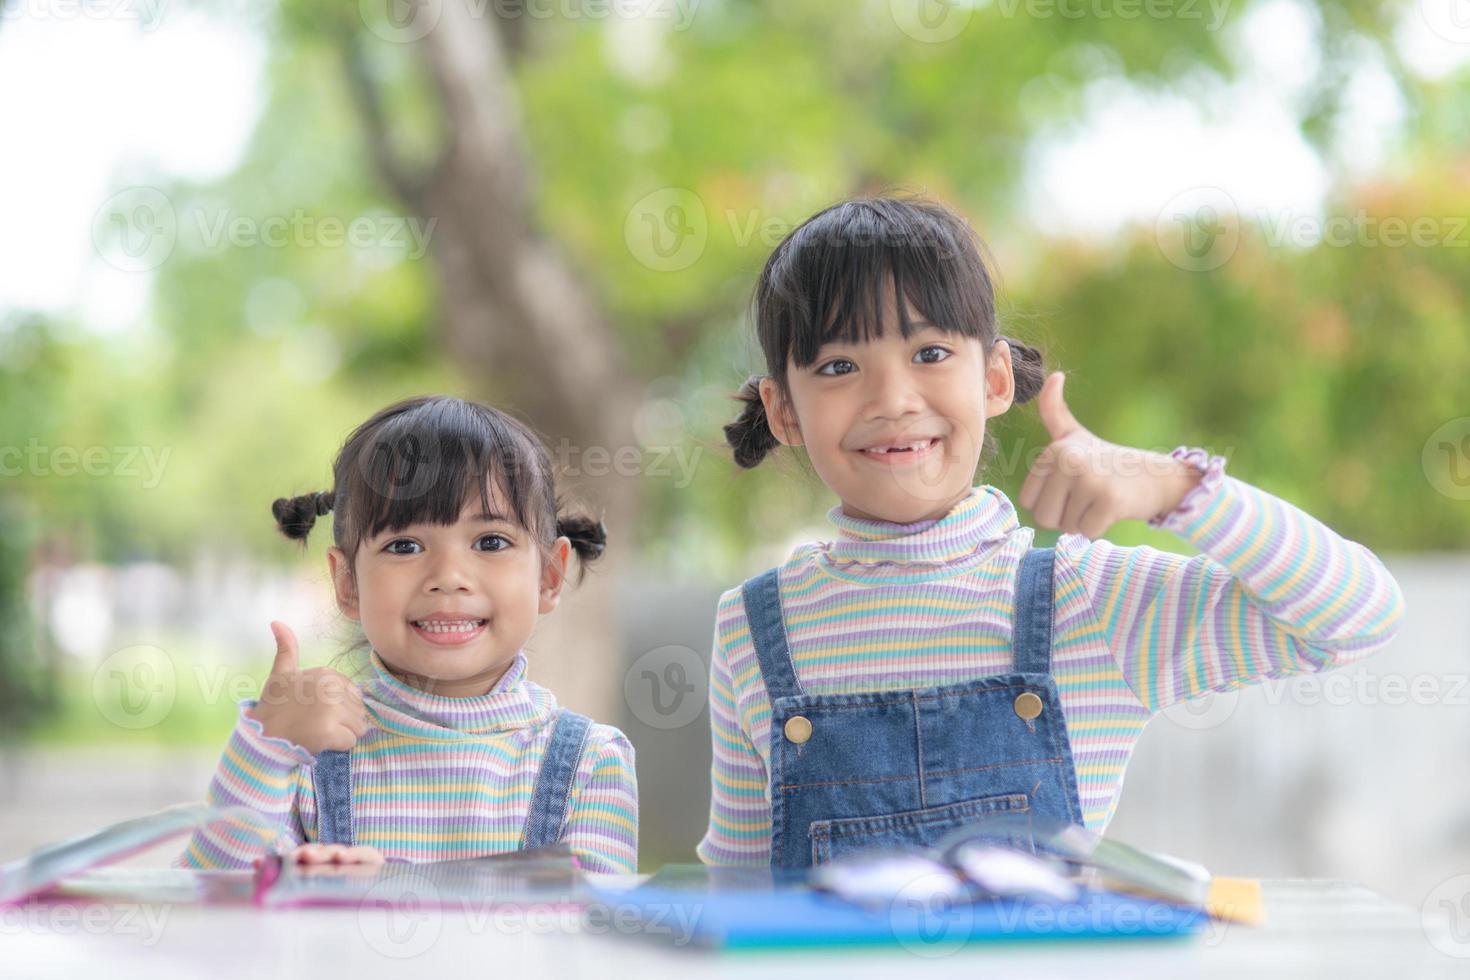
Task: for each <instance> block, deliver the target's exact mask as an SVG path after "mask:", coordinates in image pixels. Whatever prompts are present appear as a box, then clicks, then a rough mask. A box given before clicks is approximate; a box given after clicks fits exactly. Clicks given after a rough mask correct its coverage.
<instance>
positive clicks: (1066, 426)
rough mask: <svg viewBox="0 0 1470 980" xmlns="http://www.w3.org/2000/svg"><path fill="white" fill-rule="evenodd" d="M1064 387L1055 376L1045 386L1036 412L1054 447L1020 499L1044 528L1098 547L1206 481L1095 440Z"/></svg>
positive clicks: (1174, 463)
mask: <svg viewBox="0 0 1470 980" xmlns="http://www.w3.org/2000/svg"><path fill="white" fill-rule="evenodd" d="M1065 383H1066V375H1064V374H1062V373H1061V372H1056V373H1053V374H1051V375H1050V376H1048V377H1047V379H1046V383H1045V384H1043V385H1042V387H1041V394H1040V395H1039V396H1038V397H1037V409H1038V410H1039V411H1040V413H1041V422H1042V424H1043V425H1045V426H1046V431H1047V435H1048V436H1049V437H1050V439H1051V441H1050V443H1049V444H1048V445H1047V447H1046V448H1045V449H1044V450H1042V451H1041V454H1040V455H1039V456H1037V458H1036V461H1035V462H1034V463H1032V464H1031V469H1030V471H1029V472H1028V473H1027V474H1026V482H1025V483H1024V484H1022V486H1021V492H1020V493H1019V494H1018V495H1017V497H1016V502H1017V503H1019V504H1020V505H1021V506H1022V507H1025V508H1026V509H1027V510H1029V511H1031V514H1032V516H1033V517H1034V519H1035V521H1036V525H1037V526H1038V527H1044V528H1053V529H1057V530H1060V531H1062V532H1063V533H1067V534H1082V535H1085V536H1086V537H1088V538H1091V539H1093V540H1096V539H1098V538H1100V537H1102V536H1103V535H1104V534H1106V533H1107V531H1108V528H1110V527H1112V526H1113V525H1114V524H1116V523H1118V522H1119V521H1123V520H1134V519H1136V520H1149V519H1151V518H1153V517H1156V516H1160V515H1163V514H1167V513H1169V512H1170V511H1172V510H1173V509H1174V508H1175V507H1177V506H1178V505H1179V501H1180V500H1182V499H1183V498H1184V495H1185V494H1186V493H1188V492H1189V490H1190V489H1191V488H1192V487H1194V486H1195V485H1197V484H1198V483H1199V481H1200V476H1201V474H1200V473H1199V471H1198V470H1196V469H1195V468H1194V467H1192V466H1190V465H1189V464H1187V463H1183V462H1180V461H1179V460H1176V459H1174V458H1173V457H1171V456H1167V455H1164V454H1162V453H1154V452H1148V451H1147V450H1143V449H1130V448H1128V447H1126V446H1118V445H1114V444H1113V443H1111V442H1108V441H1107V440H1105V439H1100V438H1098V437H1097V436H1096V435H1093V434H1092V433H1091V432H1089V431H1088V430H1087V429H1086V428H1085V427H1084V426H1083V425H1082V423H1080V422H1078V421H1077V418H1076V416H1074V415H1073V414H1072V410H1071V409H1070V408H1068V407H1067V402H1066V399H1065V398H1064V397H1063V395H1062V386H1063V385H1064V384H1065Z"/></svg>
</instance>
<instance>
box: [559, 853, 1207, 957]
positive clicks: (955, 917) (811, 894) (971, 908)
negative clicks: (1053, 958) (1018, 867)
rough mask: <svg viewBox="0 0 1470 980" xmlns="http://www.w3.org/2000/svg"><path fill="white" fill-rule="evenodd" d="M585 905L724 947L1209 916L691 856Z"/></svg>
mask: <svg viewBox="0 0 1470 980" xmlns="http://www.w3.org/2000/svg"><path fill="white" fill-rule="evenodd" d="M599 900H600V902H599ZM599 904H600V905H601V907H598V906H599ZM588 915H589V917H591V918H592V919H593V921H594V922H595V921H596V917H598V916H605V917H607V919H608V921H609V922H610V923H617V924H618V929H617V931H619V932H635V933H636V934H638V935H641V936H646V937H648V938H651V939H655V940H658V941H660V942H663V943H667V944H669V945H674V946H688V947H696V948H705V949H708V948H717V949H727V950H740V949H751V950H754V949H773V948H797V947H834V946H874V945H880V946H894V945H896V946H904V947H908V948H910V949H914V950H915V951H929V950H933V951H938V950H941V949H943V948H945V947H946V946H955V945H965V944H970V943H981V942H996V941H1014V940H1057V941H1060V940H1067V939H1092V940H1097V939H1163V938H1171V937H1172V938H1177V937H1187V936H1191V935H1194V934H1195V933H1199V932H1202V931H1203V930H1204V929H1205V928H1206V926H1207V925H1208V921H1209V920H1208V917H1207V916H1206V914H1205V911H1204V910H1203V909H1202V908H1200V907H1198V906H1188V905H1172V904H1169V903H1164V902H1159V901H1156V900H1153V899H1146V898H1139V897H1135V896H1130V895H1123V894H1120V893H1117V892H1109V891H1096V890H1093V891H1086V892H1084V893H1083V897H1082V898H1081V899H1079V900H1078V901H1075V902H1066V903H1054V902H1038V901H1029V900H1025V899H1013V898H1007V899H995V900H989V901H978V902H970V903H962V904H955V905H951V906H946V907H938V908H929V909H925V908H922V907H917V906H913V905H908V904H904V903H897V904H893V905H882V906H880V905H873V906H858V905H854V904H851V903H849V902H848V901H847V900H845V899H843V898H840V897H837V896H835V895H831V894H828V893H825V892H819V891H815V890H813V889H811V888H809V887H807V886H806V885H805V884H804V881H803V880H802V879H799V878H794V877H791V876H782V875H774V876H773V875H772V873H771V872H769V871H766V870H764V869H755V870H749V869H723V868H710V869H706V868H703V867H702V866H699V865H669V866H666V867H665V868H664V869H662V870H660V871H659V873H658V874H656V875H654V876H653V878H651V879H650V880H649V881H648V882H647V883H645V884H644V885H641V886H639V887H638V888H634V889H632V890H630V891H626V892H604V893H601V894H600V895H599V896H598V899H595V900H594V904H593V906H592V907H589V909H588ZM635 922H636V928H633V927H632V924H633V923H635Z"/></svg>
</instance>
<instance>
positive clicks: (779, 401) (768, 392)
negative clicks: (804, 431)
mask: <svg viewBox="0 0 1470 980" xmlns="http://www.w3.org/2000/svg"><path fill="white" fill-rule="evenodd" d="M761 404H762V405H764V406H765V407H766V425H768V426H770V427H771V435H773V436H775V437H776V441H777V442H779V443H781V445H783V446H800V445H801V426H800V425H798V424H797V422H796V413H795V412H794V411H792V409H791V402H790V400H789V399H788V398H787V397H786V396H785V395H784V394H782V393H781V386H780V385H779V384H777V383H776V379H775V378H771V377H766V378H762V379H761Z"/></svg>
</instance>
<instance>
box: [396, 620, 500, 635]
mask: <svg viewBox="0 0 1470 980" xmlns="http://www.w3.org/2000/svg"><path fill="white" fill-rule="evenodd" d="M411 622H412V623H413V625H414V627H415V628H417V629H420V630H422V631H423V632H425V633H435V634H447V635H451V636H452V635H455V634H469V633H473V632H475V631H476V630H478V629H479V628H480V627H482V626H484V625H485V624H486V623H487V622H489V620H487V619H453V620H450V619H419V620H411Z"/></svg>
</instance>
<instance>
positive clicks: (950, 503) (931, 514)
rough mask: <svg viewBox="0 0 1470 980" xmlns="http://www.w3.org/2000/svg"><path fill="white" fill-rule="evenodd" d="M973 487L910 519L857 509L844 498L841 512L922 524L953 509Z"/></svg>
mask: <svg viewBox="0 0 1470 980" xmlns="http://www.w3.org/2000/svg"><path fill="white" fill-rule="evenodd" d="M973 489H974V487H969V486H967V487H965V488H964V489H963V490H961V491H960V492H959V493H957V494H955V495H954V496H953V497H951V498H950V499H949V500H947V501H945V502H943V503H942V504H941V505H939V506H938V507H936V508H935V509H933V510H930V511H928V512H926V513H925V514H923V515H921V516H919V517H915V518H912V519H904V520H894V519H893V518H892V517H885V516H884V515H882V514H869V513H867V512H866V511H863V510H859V509H858V508H856V507H854V506H852V505H851V504H849V503H848V502H847V501H845V500H844V501H842V513H843V514H845V515H846V516H848V517H851V518H855V519H856V520H860V521H882V522H884V523H886V524H922V523H924V522H926V521H937V520H939V519H940V518H941V517H943V516H944V515H946V514H948V513H949V512H950V511H952V510H954V509H955V505H957V504H958V503H959V502H960V501H961V500H964V499H965V498H966V497H968V496H969V495H970V492H971V491H972V490H973Z"/></svg>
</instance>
